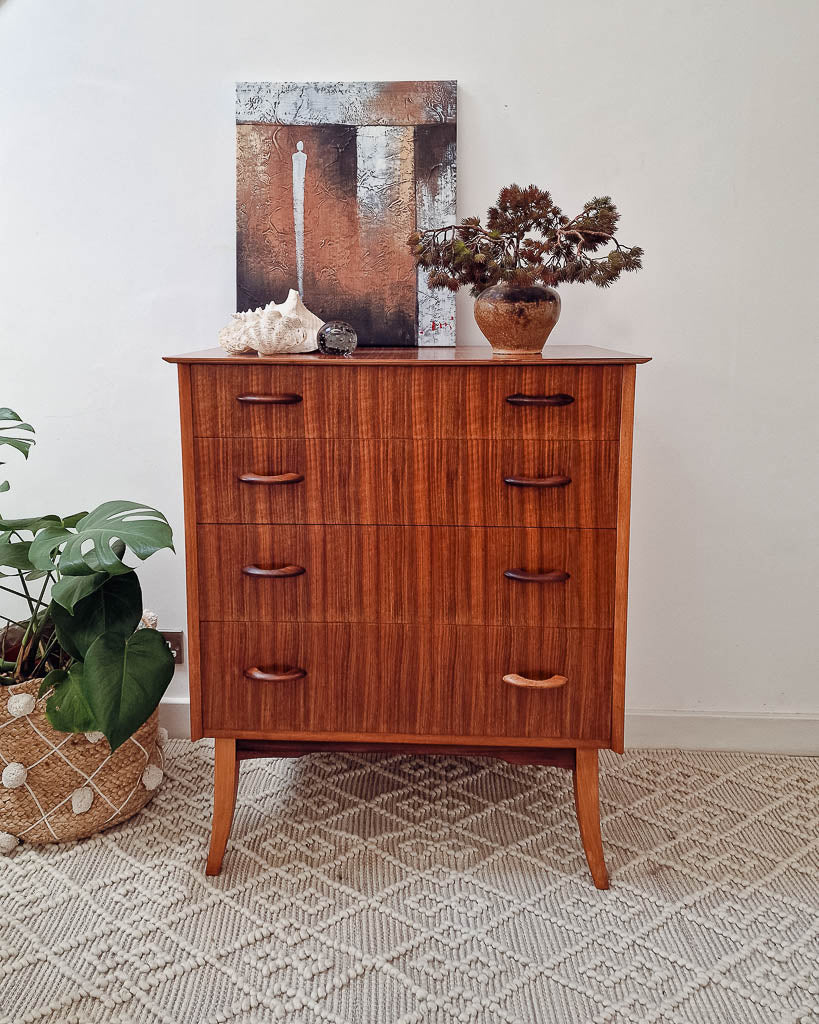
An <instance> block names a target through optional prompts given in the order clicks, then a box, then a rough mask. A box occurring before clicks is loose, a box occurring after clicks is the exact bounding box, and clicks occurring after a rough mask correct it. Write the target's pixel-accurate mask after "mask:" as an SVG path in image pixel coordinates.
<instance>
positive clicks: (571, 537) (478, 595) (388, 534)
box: [169, 346, 646, 887]
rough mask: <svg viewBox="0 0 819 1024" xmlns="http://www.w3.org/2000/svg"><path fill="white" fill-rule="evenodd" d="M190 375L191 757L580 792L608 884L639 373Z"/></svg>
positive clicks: (358, 363)
mask: <svg viewBox="0 0 819 1024" xmlns="http://www.w3.org/2000/svg"><path fill="white" fill-rule="evenodd" d="M169 361H171V362H175V363H177V364H178V372H179V386H180V408H181V424H182V451H183V472H184V494H185V532H186V559H187V581H188V633H189V662H190V686H191V733H192V736H193V737H194V738H199V737H202V736H211V737H214V738H215V741H216V768H215V783H214V794H215V795H214V821H213V833H212V843H211V850H210V855H209V858H208V867H207V870H208V872H209V873H212V874H213V873H217V872H218V871H219V870H220V867H221V862H222V857H223V854H224V851H225V846H226V843H227V839H228V835H229V832H230V827H231V821H232V816H233V806H234V802H235V794H236V786H237V784H238V766H239V762H240V761H241V760H242V759H244V758H248V757H254V756H289V755H298V754H303V753H308V752H313V751H318V750H339V749H342V750H373V751H391V750H401V751H417V752H426V753H429V752H447V753H452V752H456V753H464V752H468V753H475V752H480V753H483V754H488V755H494V756H498V757H504V758H506V759H508V760H513V761H521V762H531V763H537V764H553V765H560V766H562V767H565V768H569V769H571V770H572V772H573V775H574V783H575V802H576V808H577V814H578V822H579V825H580V833H581V838H582V841H583V846H584V849H585V851H586V856H587V859H588V862H589V866H590V869H591V872H592V876H593V878H594V881H595V883H596V884H597V885H598V886H599V887H605V886H606V885H607V884H608V880H607V874H606V868H605V862H604V859H603V851H602V843H601V836H600V824H599V810H598V795H597V752H598V750H599V749H600V748H612V749H614V750H622V745H623V710H624V681H625V680H624V677H625V643H626V588H627V571H628V539H629V499H630V480H631V440H632V419H633V402H634V380H635V364H637V363H640V362H645V361H646V360H645V359H644V358H642V357H636V356H628V355H624V354H621V353H616V352H608V351H606V350H604V349H592V348H586V347H579V346H577V347H565V348H557V347H554V346H550V347H548V348H547V353H546V355H545V356H544V357H541V356H538V357H533V358H528V359H525V360H515V362H514V363H510V362H506V361H501V362H499V361H498V360H494V361H493V360H492V359H491V357H489V353H488V351H487V350H486V349H478V348H475V349H472V348H464V347H461V348H454V349H448V350H447V349H412V350H406V349H380V350H376V349H360V350H358V351H357V352H356V353H355V354H354V355H353V356H352V357H351V358H347V359H339V358H333V357H325V356H320V355H308V356H277V357H276V356H274V357H268V358H259V357H257V356H255V355H253V356H226V355H225V354H224V353H222V352H221V351H220V350H218V349H216V350H210V351H207V352H202V353H195V354H192V355H188V356H178V357H172V358H171V359H170V360H169Z"/></svg>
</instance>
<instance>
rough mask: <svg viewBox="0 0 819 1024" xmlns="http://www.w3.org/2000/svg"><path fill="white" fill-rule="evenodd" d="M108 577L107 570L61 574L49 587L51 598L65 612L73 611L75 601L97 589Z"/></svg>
mask: <svg viewBox="0 0 819 1024" xmlns="http://www.w3.org/2000/svg"><path fill="white" fill-rule="evenodd" d="M109 578H110V577H109V576H108V573H107V572H95V573H94V574H93V576H63V578H62V579H61V580H58V581H57V582H56V583H55V584H54V586H53V587H52V588H51V600H52V602H56V603H57V604H59V605H62V607H63V608H65V610H66V611H67V612H73V611H74V605H75V604H76V603H77V601H82V599H83V598H84V597H88V595H89V594H93V593H94V591H95V590H99V588H100V587H101V586H102V585H103V583H105V581H106V580H107V579H109Z"/></svg>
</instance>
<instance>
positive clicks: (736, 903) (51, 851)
mask: <svg viewBox="0 0 819 1024" xmlns="http://www.w3.org/2000/svg"><path fill="white" fill-rule="evenodd" d="M166 752H167V770H166V782H165V784H164V786H163V788H162V789H161V790H160V792H159V793H158V795H157V796H156V797H155V798H154V800H153V802H152V803H151V804H149V805H148V807H147V808H146V809H145V810H144V811H143V812H142V813H141V814H139V815H138V816H137V817H136V818H134V819H133V820H132V821H130V822H129V823H127V824H126V825H122V826H120V827H119V828H116V829H113V830H111V831H110V832H107V833H104V834H103V835H100V836H97V837H93V838H91V839H88V840H85V841H83V842H80V843H77V844H74V845H65V846H54V847H48V848H41V849H34V848H26V847H20V848H19V849H18V850H17V851H16V852H14V853H13V854H11V855H10V856H8V857H6V858H0V1021H2V1022H3V1024H24V1022H35V1021H37V1022H48V1024H72V1022H77V1024H96V1022H104V1024H188V1022H191V1024H217V1022H219V1024H221V1022H242V1024H245V1022H248V1024H256V1022H267V1021H285V1022H286V1024H455V1022H458V1024H461V1022H464V1024H541V1022H542V1024H586V1022H588V1024H592V1022H593V1024H619V1022H624V1024H632V1022H639V1024H652V1022H666V1021H667V1022H670V1024H700V1022H707V1024H796V1022H800V1024H819V831H818V830H817V826H818V825H819V759H811V758H788V757H772V756H757V755H746V754H713V753H680V752H673V751H666V752H663V751H648V752H646V751H633V752H630V753H627V754H626V755H625V756H624V757H616V756H614V755H604V757H603V779H602V784H601V789H602V801H603V814H604V820H603V836H604V841H605V845H606V850H607V856H608V863H609V868H610V871H611V874H612V888H611V890H610V891H608V892H602V893H601V892H598V891H597V890H596V889H595V888H594V887H593V886H592V883H591V881H590V879H589V877H588V875H587V872H586V866H585V862H584V859H583V855H582V852H581V849H580V843H579V840H578V836H577V832H576V826H575V820H574V811H573V806H572V798H571V777H570V775H569V774H568V773H567V772H563V771H560V770H559V769H548V768H537V767H523V766H511V765H506V764H504V763H503V762H498V761H493V760H490V759H480V758H463V759H459V758H451V757H442V758H432V757H408V756H399V757H389V758H387V757H377V756H373V755H344V754H332V755H331V754H327V755H312V756H310V757H306V758H302V759H299V760H293V761H287V760H270V761H255V762H248V763H245V764H243V766H242V772H241V782H240V786H239V803H238V807H237V812H236V818H235V822H234V829H233V838H232V840H231V843H230V845H229V847H228V853H227V855H226V858H225V865H224V869H223V872H222V875H221V876H220V877H219V878H216V879H208V878H206V877H205V875H204V870H203V869H204V863H205V854H206V847H207V841H208V826H209V814H210V779H211V770H212V755H211V749H210V745H209V744H208V743H207V742H206V741H203V742H201V743H198V744H190V743H187V742H186V741H182V740H178V741H173V742H171V743H169V744H168V746H167V747H166Z"/></svg>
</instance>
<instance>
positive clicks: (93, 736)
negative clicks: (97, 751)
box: [85, 732, 105, 743]
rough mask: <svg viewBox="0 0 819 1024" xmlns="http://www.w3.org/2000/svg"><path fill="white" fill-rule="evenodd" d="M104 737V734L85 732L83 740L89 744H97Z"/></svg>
mask: <svg viewBox="0 0 819 1024" xmlns="http://www.w3.org/2000/svg"><path fill="white" fill-rule="evenodd" d="M104 735H105V733H104V732H87V733H86V734H85V738H86V739H87V740H88V742H89V743H99V741H100V740H101V739H102V738H103V736H104Z"/></svg>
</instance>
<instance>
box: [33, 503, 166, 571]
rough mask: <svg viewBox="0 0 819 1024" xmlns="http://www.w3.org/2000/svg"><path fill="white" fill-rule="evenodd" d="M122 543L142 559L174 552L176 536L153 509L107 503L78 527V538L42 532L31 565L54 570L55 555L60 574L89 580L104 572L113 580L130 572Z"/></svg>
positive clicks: (82, 520)
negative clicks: (119, 549) (120, 551)
mask: <svg viewBox="0 0 819 1024" xmlns="http://www.w3.org/2000/svg"><path fill="white" fill-rule="evenodd" d="M117 541H121V542H122V543H123V544H125V545H126V546H127V547H128V548H130V550H131V551H132V552H133V553H134V554H135V555H136V556H137V558H139V559H145V558H147V557H148V556H149V555H152V554H154V552H155V551H159V550H160V549H161V548H170V549H171V550H173V535H172V533H171V528H170V526H169V525H168V520H167V519H166V518H165V517H164V516H163V515H162V513H161V512H158V511H157V510H156V509H154V508H149V507H148V506H146V505H140V504H138V503H136V502H133V501H106V502H104V503H103V504H102V505H100V506H99V507H98V508H96V509H94V511H93V512H89V514H88V515H87V516H83V518H82V519H80V521H79V522H78V523H77V525H76V534H72V533H70V532H69V531H68V530H58V529H53V530H48V529H46V530H43V532H42V533H40V534H39V535H38V536H37V537H36V538H35V541H34V545H33V551H32V556H31V557H32V561H33V562H34V565H35V566H36V568H38V569H48V568H53V567H54V561H52V559H53V557H54V553H55V551H57V549H59V548H61V547H62V552H61V554H60V555H59V567H60V572H62V573H63V575H67V576H86V575H88V574H89V573H91V572H97V571H105V572H107V573H109V574H110V575H112V576H115V575H117V574H119V573H125V572H129V571H130V566H127V565H126V564H125V563H124V562H123V561H122V558H121V557H120V555H118V554H117V549H116V546H115V545H116V544H117Z"/></svg>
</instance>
